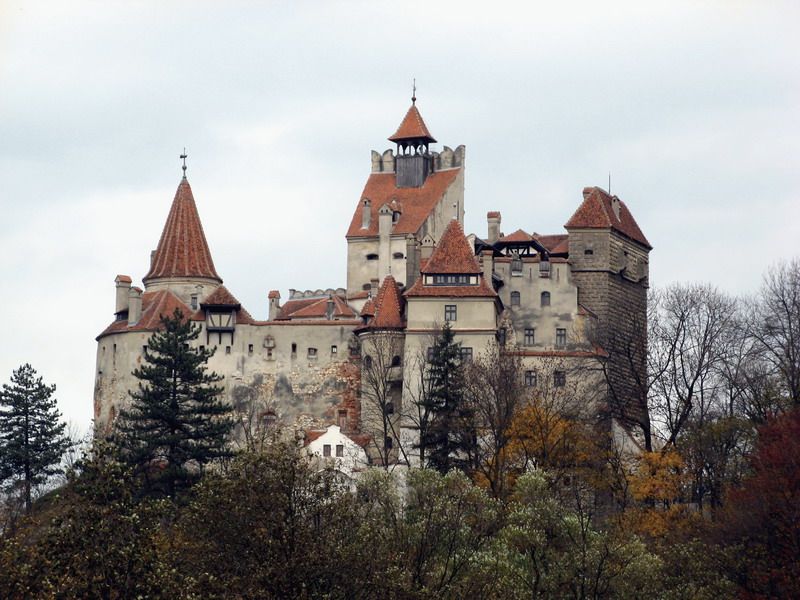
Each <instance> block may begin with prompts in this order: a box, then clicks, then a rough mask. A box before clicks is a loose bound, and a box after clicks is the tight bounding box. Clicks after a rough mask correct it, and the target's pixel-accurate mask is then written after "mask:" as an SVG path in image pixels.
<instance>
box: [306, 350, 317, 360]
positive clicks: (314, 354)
mask: <svg viewBox="0 0 800 600" xmlns="http://www.w3.org/2000/svg"><path fill="white" fill-rule="evenodd" d="M308 358H317V349H316V348H309V349H308Z"/></svg>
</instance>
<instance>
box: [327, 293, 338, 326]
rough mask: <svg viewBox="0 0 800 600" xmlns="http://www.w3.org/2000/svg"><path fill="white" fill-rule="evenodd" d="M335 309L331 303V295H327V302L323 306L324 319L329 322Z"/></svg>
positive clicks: (334, 305)
mask: <svg viewBox="0 0 800 600" xmlns="http://www.w3.org/2000/svg"><path fill="white" fill-rule="evenodd" d="M335 308H336V304H335V303H334V302H333V295H332V294H328V302H327V303H326V304H325V318H326V319H328V321H330V320H331V319H332V318H333V311H334V309H335Z"/></svg>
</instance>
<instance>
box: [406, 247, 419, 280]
mask: <svg viewBox="0 0 800 600" xmlns="http://www.w3.org/2000/svg"><path fill="white" fill-rule="evenodd" d="M418 277H419V248H418V246H417V238H415V237H414V236H413V235H409V236H408V237H407V238H406V281H405V283H406V289H408V288H410V287H411V286H412V285H414V283H415V282H416V281H417V278H418Z"/></svg>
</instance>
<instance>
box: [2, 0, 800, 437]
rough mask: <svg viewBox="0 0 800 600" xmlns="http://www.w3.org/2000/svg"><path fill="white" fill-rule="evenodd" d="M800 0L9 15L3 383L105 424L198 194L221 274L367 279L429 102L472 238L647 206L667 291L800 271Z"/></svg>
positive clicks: (8, 4) (31, 7) (241, 284)
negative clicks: (591, 192)
mask: <svg viewBox="0 0 800 600" xmlns="http://www.w3.org/2000/svg"><path fill="white" fill-rule="evenodd" d="M798 25H800V9H798V3H796V2H785V3H782V2H760V1H759V2H756V1H754V2H750V3H747V2H736V1H734V0H728V1H720V2H690V3H680V2H674V1H673V2H640V1H639V2H631V3H608V2H587V3H574V2H559V3H554V2H541V3H532V2H520V3H504V2H480V3H478V2H476V3H470V2H463V1H461V2H442V1H431V0H427V1H425V2H414V1H410V0H406V1H404V0H395V1H393V2H376V1H374V0H373V1H370V2H337V3H334V2H299V1H292V2H272V3H267V2H260V3H257V2H234V1H230V0H229V1H228V2H224V3H223V2H199V1H197V0H194V1H192V2H177V1H168V0H159V1H153V2H124V3H123V2H111V1H108V0H106V1H97V2H76V1H66V0H58V1H54V2H37V1H32V0H25V1H5V2H3V1H2V0H0V208H1V209H2V213H1V215H2V216H0V276H1V277H2V279H1V281H2V283H0V285H2V291H3V293H2V294H0V308H2V310H1V311H0V314H2V315H3V322H4V324H5V327H6V333H5V335H4V336H3V340H4V342H3V344H2V350H0V381H7V380H8V377H9V376H10V375H11V371H12V370H13V369H14V368H16V367H18V366H19V365H20V364H22V363H24V362H30V363H31V364H33V366H34V367H35V368H36V369H38V370H39V372H40V373H41V374H43V375H44V377H45V379H46V381H48V382H51V383H56V384H57V385H58V394H57V395H58V399H59V406H60V408H61V410H62V412H63V413H64V414H65V416H66V418H67V419H69V420H71V421H73V422H74V423H76V424H78V425H79V426H80V427H82V428H88V426H89V423H90V420H91V416H92V395H93V384H94V364H95V351H96V342H95V341H94V338H95V336H96V335H97V334H98V333H100V331H102V330H103V329H104V328H105V327H106V325H108V323H109V322H110V321H111V320H112V318H113V314H112V313H113V310H114V277H115V276H116V275H117V274H118V273H122V274H129V275H131V276H132V277H133V279H134V282H137V283H139V284H140V282H141V277H142V276H143V275H144V274H145V272H146V271H147V267H148V261H149V253H150V251H151V250H152V249H154V248H155V247H156V245H157V243H158V238H159V236H160V234H161V229H162V227H163V224H164V221H165V219H166V216H167V212H168V210H169V206H170V203H171V201H172V198H173V196H174V193H175V188H176V187H177V185H178V182H179V179H180V161H179V160H178V155H179V154H180V153H181V150H182V149H183V147H184V146H186V148H187V151H188V154H189V159H188V165H189V171H188V176H189V181H190V182H191V184H192V188H193V191H194V195H195V199H196V201H197V205H198V208H199V211H200V216H201V218H202V220H203V225H204V227H205V231H206V235H207V238H208V241H209V244H210V246H211V250H212V253H213V257H214V261H215V263H216V267H217V271H218V272H219V273H220V275H221V276H222V278H223V279H224V280H225V284H226V285H227V286H228V288H229V289H230V290H231V291H232V292H233V293H234V294H235V295H236V296H237V297H238V298H239V300H240V301H241V302H242V303H243V304H244V305H245V306H246V307H247V308H248V310H250V312H251V313H253V314H254V315H255V316H256V317H257V318H266V315H267V292H268V290H270V289H279V290H280V291H281V293H282V294H283V296H284V297H286V295H287V294H288V289H289V288H298V289H306V288H325V287H337V286H344V285H345V256H346V244H345V239H344V234H345V231H346V229H347V226H348V224H349V221H350V218H351V216H352V212H353V210H354V208H355V205H356V202H357V201H358V199H359V195H360V193H361V190H362V188H363V185H364V182H365V180H366V177H367V175H368V173H369V170H370V150H372V149H375V150H378V151H383V150H385V149H386V148H388V147H390V143H389V142H388V141H387V140H386V138H387V137H388V136H389V135H391V134H392V133H394V131H395V128H396V127H397V125H398V124H399V122H400V120H401V119H402V117H403V115H404V114H405V111H406V110H407V108H408V106H409V104H410V96H411V80H412V78H414V77H416V80H417V85H418V91H417V96H418V103H417V104H418V106H419V108H420V110H421V112H422V114H423V116H424V118H425V120H426V122H427V124H428V127H429V129H430V130H431V132H432V134H433V135H434V136H435V137H436V138H437V139H438V140H439V142H440V144H439V145H437V146H436V148H437V149H440V148H441V145H442V144H446V145H448V146H450V147H453V148H455V147H456V146H457V145H459V144H465V145H466V148H467V153H466V156H467V159H466V165H467V166H466V229H467V231H468V232H475V233H477V234H478V235H481V236H482V235H485V233H486V220H485V215H486V212H487V210H499V211H501V212H502V215H503V225H502V229H503V230H504V231H506V232H508V233H510V232H511V231H513V230H515V229H517V228H520V227H522V228H524V229H526V230H527V231H537V232H539V233H559V232H562V231H563V228H562V227H563V224H564V223H565V222H566V221H567V219H568V218H569V217H570V215H571V214H572V212H573V211H574V210H575V208H576V207H577V206H578V204H579V203H580V201H581V199H582V196H581V190H582V188H583V187H584V186H589V185H599V186H602V187H607V184H608V173H609V171H610V172H611V179H612V181H611V187H612V192H613V193H615V194H617V195H619V196H620V198H622V200H623V201H625V202H626V203H627V205H628V207H629V208H630V209H631V211H632V212H633V214H634V216H635V218H636V219H637V221H638V222H639V225H640V227H641V228H642V230H643V231H644V232H645V235H646V236H647V237H648V238H649V240H650V242H651V243H652V244H653V246H654V248H655V249H654V250H653V252H652V254H651V280H652V283H653V284H655V285H664V284H667V283H669V282H672V281H677V280H680V281H708V282H712V283H714V284H716V285H718V286H719V287H720V288H721V289H723V290H726V291H728V292H730V293H735V294H745V293H749V292H752V291H754V290H755V289H757V287H758V285H759V281H760V277H761V274H762V272H763V270H764V269H765V267H766V266H767V265H769V264H771V263H773V262H775V261H776V260H779V259H781V258H782V257H788V256H793V255H797V254H800V251H798V238H799V237H800V202H798V200H799V199H800V198H798V196H800V192H798V189H800V175H798V174H800V77H798V75H799V74H800V37H798V35H797V26H798Z"/></svg>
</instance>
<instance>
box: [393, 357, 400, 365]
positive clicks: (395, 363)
mask: <svg viewBox="0 0 800 600" xmlns="http://www.w3.org/2000/svg"><path fill="white" fill-rule="evenodd" d="M392 366H393V367H399V366H400V357H399V356H397V355H395V356H393V357H392Z"/></svg>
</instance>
